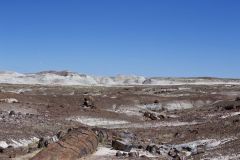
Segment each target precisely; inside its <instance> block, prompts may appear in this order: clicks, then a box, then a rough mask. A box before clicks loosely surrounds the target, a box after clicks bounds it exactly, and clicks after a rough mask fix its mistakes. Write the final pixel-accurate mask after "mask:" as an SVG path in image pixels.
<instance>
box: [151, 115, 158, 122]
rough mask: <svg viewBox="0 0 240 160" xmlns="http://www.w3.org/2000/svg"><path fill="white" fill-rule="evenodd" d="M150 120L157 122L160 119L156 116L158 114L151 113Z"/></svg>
mask: <svg viewBox="0 0 240 160" xmlns="http://www.w3.org/2000/svg"><path fill="white" fill-rule="evenodd" d="M150 119H151V120H153V121H155V120H157V119H158V117H157V116H156V114H154V113H151V114H150Z"/></svg>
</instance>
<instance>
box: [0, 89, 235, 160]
mask: <svg viewBox="0 0 240 160" xmlns="http://www.w3.org/2000/svg"><path fill="white" fill-rule="evenodd" d="M238 96H240V86H238V85H208V86H207V85H201V86H200V85H182V86H181V85H178V86H124V87H123V86H119V87H95V86H94V87H83V86H41V85H9V84H1V85H0V128H1V130H0V147H1V148H0V159H15V160H27V159H30V158H31V157H32V156H34V155H35V154H36V153H37V152H38V151H39V149H38V147H37V143H38V141H39V139H40V138H42V137H49V139H52V140H53V141H57V138H56V135H57V134H58V133H59V131H62V132H66V131H67V130H68V129H69V128H76V127H81V126H88V127H90V128H92V129H93V130H101V131H104V133H105V136H104V138H103V139H104V140H103V141H102V142H101V144H100V145H99V147H98V150H97V151H96V152H95V153H94V154H92V155H89V156H87V157H85V158H83V159H89V160H97V159H98V160H99V159H177V158H180V159H196V160H198V159H205V160H210V159H233V160H234V159H240V149H239V146H240V139H239V138H240V100H239V99H238V98H237V97H238ZM115 139H121V140H122V139H128V140H129V141H128V142H129V143H131V145H132V147H133V148H132V150H131V152H134V153H135V152H137V153H138V154H139V156H137V157H132V156H128V155H126V156H124V155H121V156H118V157H117V156H116V153H117V150H115V149H113V148H112V141H113V140H115ZM148 146H156V147H157V149H156V150H157V151H154V150H152V149H150V150H149V147H148ZM147 148H148V149H147ZM171 149H176V150H178V151H177V152H176V153H177V154H178V156H177V157H176V156H173V155H172V154H171V151H170V150H171ZM122 153H124V152H123V151H121V154H122ZM126 154H128V153H126ZM173 154H175V152H174V153H173Z"/></svg>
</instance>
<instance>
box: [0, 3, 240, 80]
mask: <svg viewBox="0 0 240 160" xmlns="http://www.w3.org/2000/svg"><path fill="white" fill-rule="evenodd" d="M0 70H11V71H17V72H24V73H25V72H37V71H42V70H71V71H77V72H81V73H86V74H94V75H116V74H137V75H145V76H217V77H235V78H240V1H239V0H1V1H0Z"/></svg>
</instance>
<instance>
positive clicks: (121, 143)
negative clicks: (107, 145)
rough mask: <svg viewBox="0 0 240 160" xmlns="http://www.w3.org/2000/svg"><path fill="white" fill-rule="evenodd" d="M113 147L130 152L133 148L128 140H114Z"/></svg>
mask: <svg viewBox="0 0 240 160" xmlns="http://www.w3.org/2000/svg"><path fill="white" fill-rule="evenodd" d="M112 147H113V149H115V150H120V151H124V152H130V151H131V149H132V144H130V143H129V141H128V140H113V141H112Z"/></svg>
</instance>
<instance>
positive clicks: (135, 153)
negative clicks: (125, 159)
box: [128, 152, 139, 158]
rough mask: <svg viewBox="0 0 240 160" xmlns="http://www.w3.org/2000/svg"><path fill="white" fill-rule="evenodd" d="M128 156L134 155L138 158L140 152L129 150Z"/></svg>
mask: <svg viewBox="0 0 240 160" xmlns="http://www.w3.org/2000/svg"><path fill="white" fill-rule="evenodd" d="M128 156H129V157H132V158H136V157H139V153H138V152H129V153H128Z"/></svg>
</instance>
